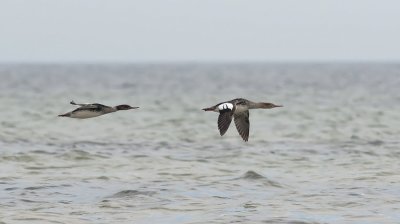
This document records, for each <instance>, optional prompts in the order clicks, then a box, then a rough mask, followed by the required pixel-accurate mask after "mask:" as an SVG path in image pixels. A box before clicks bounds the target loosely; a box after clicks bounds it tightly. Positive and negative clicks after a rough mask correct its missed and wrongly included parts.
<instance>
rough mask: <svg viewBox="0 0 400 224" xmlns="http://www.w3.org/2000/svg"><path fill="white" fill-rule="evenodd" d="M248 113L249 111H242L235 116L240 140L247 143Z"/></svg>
mask: <svg viewBox="0 0 400 224" xmlns="http://www.w3.org/2000/svg"><path fill="white" fill-rule="evenodd" d="M249 116H250V113H249V111H248V110H247V111H244V112H242V113H236V114H235V116H234V117H235V125H236V129H237V130H238V132H239V134H240V136H242V139H243V140H244V141H245V142H247V141H248V140H249V130H250V121H249Z"/></svg>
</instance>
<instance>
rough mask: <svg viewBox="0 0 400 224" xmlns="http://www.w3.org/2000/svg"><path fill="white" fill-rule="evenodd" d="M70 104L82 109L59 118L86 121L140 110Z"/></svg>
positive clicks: (126, 106)
mask: <svg viewBox="0 0 400 224" xmlns="http://www.w3.org/2000/svg"><path fill="white" fill-rule="evenodd" d="M70 104H72V105H76V106H80V107H78V108H77V109H75V110H73V111H71V112H68V113H65V114H60V115H58V116H59V117H70V118H79V119H86V118H92V117H97V116H101V115H104V114H109V113H113V112H117V111H120V110H130V109H137V108H139V107H131V106H129V105H126V104H122V105H118V106H115V107H109V106H105V105H102V104H99V103H75V102H74V101H71V102H70Z"/></svg>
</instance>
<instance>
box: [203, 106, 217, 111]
mask: <svg viewBox="0 0 400 224" xmlns="http://www.w3.org/2000/svg"><path fill="white" fill-rule="evenodd" d="M202 110H204V111H214V108H212V107H208V108H203V109H202Z"/></svg>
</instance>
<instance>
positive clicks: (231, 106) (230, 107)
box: [218, 103, 233, 110]
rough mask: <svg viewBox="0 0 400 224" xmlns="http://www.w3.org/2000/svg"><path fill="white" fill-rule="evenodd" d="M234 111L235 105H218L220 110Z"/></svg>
mask: <svg viewBox="0 0 400 224" xmlns="http://www.w3.org/2000/svg"><path fill="white" fill-rule="evenodd" d="M227 109H229V110H232V109H233V104H231V103H221V104H220V105H218V110H227Z"/></svg>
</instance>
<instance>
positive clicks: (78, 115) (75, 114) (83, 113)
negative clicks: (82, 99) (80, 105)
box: [71, 110, 104, 119]
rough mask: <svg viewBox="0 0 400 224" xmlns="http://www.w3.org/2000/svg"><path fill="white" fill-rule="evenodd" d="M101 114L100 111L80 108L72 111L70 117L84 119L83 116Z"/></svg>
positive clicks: (88, 116)
mask: <svg viewBox="0 0 400 224" xmlns="http://www.w3.org/2000/svg"><path fill="white" fill-rule="evenodd" d="M103 114H104V113H101V112H95V111H88V110H80V111H76V112H73V113H72V114H71V117H72V118H80V119H85V118H91V117H97V116H100V115H103Z"/></svg>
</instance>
